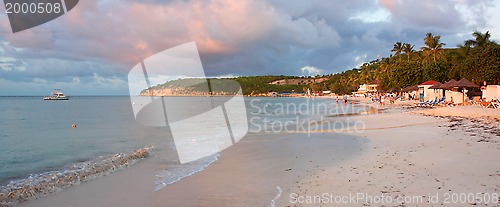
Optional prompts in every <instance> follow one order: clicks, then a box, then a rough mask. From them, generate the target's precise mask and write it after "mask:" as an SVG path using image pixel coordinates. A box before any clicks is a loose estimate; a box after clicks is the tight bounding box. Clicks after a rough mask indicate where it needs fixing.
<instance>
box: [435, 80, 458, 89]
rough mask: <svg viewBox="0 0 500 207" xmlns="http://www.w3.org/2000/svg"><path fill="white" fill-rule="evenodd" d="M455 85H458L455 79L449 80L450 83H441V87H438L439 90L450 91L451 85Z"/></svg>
mask: <svg viewBox="0 0 500 207" xmlns="http://www.w3.org/2000/svg"><path fill="white" fill-rule="evenodd" d="M456 83H458V81H456V80H455V79H451V80H450V81H448V82H446V83H443V84H442V85H441V86H439V88H441V89H450V88H453V86H451V85H454V84H456Z"/></svg>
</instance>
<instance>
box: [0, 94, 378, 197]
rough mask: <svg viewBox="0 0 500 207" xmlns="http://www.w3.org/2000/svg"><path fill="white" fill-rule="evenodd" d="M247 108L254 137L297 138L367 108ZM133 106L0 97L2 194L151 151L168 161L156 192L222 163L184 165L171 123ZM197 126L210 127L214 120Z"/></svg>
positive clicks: (277, 103) (309, 102) (253, 102)
mask: <svg viewBox="0 0 500 207" xmlns="http://www.w3.org/2000/svg"><path fill="white" fill-rule="evenodd" d="M244 103H245V106H244V110H241V111H238V113H241V114H243V115H246V117H247V119H248V131H247V134H259V133H293V130H294V129H296V128H297V126H299V125H303V124H306V125H307V124H310V123H313V122H315V121H321V120H323V119H324V118H325V117H332V116H337V115H342V114H352V113H362V112H363V111H367V110H368V107H367V106H363V105H361V104H358V103H354V102H350V101H349V102H347V103H344V102H342V103H338V102H336V101H335V99H333V98H291V97H278V98H271V97H245V98H244ZM133 104H135V103H133V101H131V100H130V97H128V96H111V97H103V96H96V97H90V96H82V97H78V96H74V97H70V100H68V101H44V100H42V97H0V155H1V156H0V189H1V188H2V186H3V187H5V186H7V185H10V186H15V185H16V184H21V183H24V184H26V183H29V182H26V180H29V179H39V178H40V175H46V174H47V173H58V172H65V171H67V170H68V169H73V168H70V166H75V165H78V164H79V163H89V162H99V161H100V159H105V158H109V156H113V155H116V154H119V153H125V154H126V153H130V152H132V151H134V150H137V149H141V148H144V147H153V148H154V150H153V152H152V154H153V155H154V154H155V152H160V153H158V154H161V156H162V158H163V159H164V161H163V162H162V165H161V168H159V169H157V172H156V177H157V180H156V187H155V189H156V190H160V189H162V188H164V187H167V186H168V185H170V184H172V183H175V182H176V181H178V180H180V179H182V178H185V177H187V176H190V175H192V174H194V173H196V172H199V171H201V170H203V169H204V168H205V167H207V166H208V165H209V164H211V163H213V162H216V161H217V159H218V155H219V153H213V154H212V155H210V156H206V157H204V158H202V159H199V160H194V161H192V162H188V163H181V162H180V161H179V156H178V153H177V151H176V149H175V148H176V145H175V143H174V140H173V139H172V132H171V129H170V128H169V126H168V124H166V125H165V126H163V127H162V126H147V125H144V124H141V123H140V121H137V120H136V118H135V116H134V112H133V109H132V106H133ZM73 124H75V125H76V127H73V126H72V125H73ZM197 125H198V126H199V127H202V128H203V127H204V126H203V125H207V127H209V126H208V125H210V121H209V120H207V121H201V122H199V123H197ZM290 125H292V126H291V127H288V126H290ZM87 166H88V165H87Z"/></svg>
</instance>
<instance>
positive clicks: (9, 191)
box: [0, 147, 153, 207]
mask: <svg viewBox="0 0 500 207" xmlns="http://www.w3.org/2000/svg"><path fill="white" fill-rule="evenodd" d="M152 150H153V147H145V148H140V149H137V150H134V151H132V152H130V153H127V154H125V153H119V154H114V155H110V156H101V157H99V158H97V159H95V160H91V161H86V162H80V163H75V164H72V165H69V166H67V167H65V168H64V169H62V170H59V171H49V172H44V173H39V174H32V175H30V176H29V177H28V178H24V179H19V180H14V181H10V182H9V184H7V185H5V186H0V206H2V207H4V206H14V205H16V204H17V203H19V202H23V201H28V200H34V199H37V198H39V197H43V196H46V195H49V194H52V193H56V192H60V191H62V190H63V189H65V188H68V187H71V186H74V185H79V184H80V183H83V182H88V181H91V180H94V179H96V178H98V177H102V176H105V175H108V174H110V173H112V172H114V171H116V170H119V169H123V168H126V167H127V166H130V165H133V164H135V163H137V162H138V161H139V160H141V159H145V158H147V157H149V156H150V155H151V151H152Z"/></svg>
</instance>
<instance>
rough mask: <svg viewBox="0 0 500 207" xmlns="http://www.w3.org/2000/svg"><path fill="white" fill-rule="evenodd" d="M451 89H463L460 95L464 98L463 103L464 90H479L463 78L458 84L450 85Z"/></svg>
mask: <svg viewBox="0 0 500 207" xmlns="http://www.w3.org/2000/svg"><path fill="white" fill-rule="evenodd" d="M450 86H451V87H459V88H463V89H464V90H462V93H463V97H464V100H463V101H464V103H465V88H479V86H478V85H476V84H474V83H472V82H470V81H469V80H467V79H465V78H462V79H460V80H459V81H458V82H456V83H454V84H450Z"/></svg>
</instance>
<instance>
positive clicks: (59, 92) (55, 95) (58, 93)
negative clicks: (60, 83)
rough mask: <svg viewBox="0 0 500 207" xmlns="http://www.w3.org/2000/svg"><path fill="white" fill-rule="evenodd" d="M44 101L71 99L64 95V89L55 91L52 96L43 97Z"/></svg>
mask: <svg viewBox="0 0 500 207" xmlns="http://www.w3.org/2000/svg"><path fill="white" fill-rule="evenodd" d="M43 100H69V98H68V97H67V96H65V95H64V93H63V92H62V89H54V91H53V92H52V94H50V96H45V97H43Z"/></svg>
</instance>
